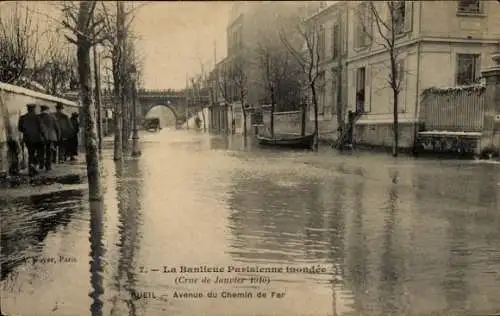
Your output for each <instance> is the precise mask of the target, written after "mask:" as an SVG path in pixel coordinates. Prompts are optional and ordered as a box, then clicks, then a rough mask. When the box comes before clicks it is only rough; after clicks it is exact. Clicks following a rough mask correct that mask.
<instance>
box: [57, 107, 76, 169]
mask: <svg viewBox="0 0 500 316" xmlns="http://www.w3.org/2000/svg"><path fill="white" fill-rule="evenodd" d="M63 108H64V106H63V105H62V104H61V103H58V104H57V105H56V113H54V117H55V118H56V120H57V123H58V124H59V129H60V131H61V134H60V135H59V141H58V142H57V155H58V156H59V162H60V163H61V162H63V161H66V159H67V158H68V156H69V152H68V151H69V141H70V138H71V136H72V134H73V126H72V124H71V121H70V120H69V117H68V116H67V115H66V114H64V113H63V112H62V110H63Z"/></svg>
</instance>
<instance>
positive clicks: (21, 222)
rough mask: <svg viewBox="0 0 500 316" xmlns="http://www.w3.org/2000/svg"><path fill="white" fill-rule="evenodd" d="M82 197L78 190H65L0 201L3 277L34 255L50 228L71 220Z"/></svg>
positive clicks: (66, 223)
mask: <svg viewBox="0 0 500 316" xmlns="http://www.w3.org/2000/svg"><path fill="white" fill-rule="evenodd" d="M82 199H83V192H82V191H81V190H68V191H59V192H55V193H50V194H42V195H32V196H30V197H29V198H27V199H26V198H22V199H19V200H13V201H0V210H1V212H2V213H1V216H0V217H1V218H2V221H1V223H2V224H1V228H2V229H1V235H0V236H1V249H2V256H1V257H0V258H1V259H0V261H1V269H2V276H1V280H2V281H3V280H4V279H5V278H6V277H7V276H8V275H9V274H10V273H11V272H12V271H13V269H14V268H15V267H16V266H18V265H20V264H22V263H23V262H25V260H26V259H27V257H28V256H30V257H33V256H36V255H37V253H38V252H39V249H41V247H40V243H43V241H44V240H45V238H46V237H47V235H48V234H49V233H50V232H51V231H52V232H55V231H56V230H57V229H58V227H66V226H67V225H68V224H69V223H70V222H71V218H72V217H73V216H74V214H75V213H76V212H77V211H79V210H81V209H82ZM33 250H34V251H35V252H36V253H33Z"/></svg>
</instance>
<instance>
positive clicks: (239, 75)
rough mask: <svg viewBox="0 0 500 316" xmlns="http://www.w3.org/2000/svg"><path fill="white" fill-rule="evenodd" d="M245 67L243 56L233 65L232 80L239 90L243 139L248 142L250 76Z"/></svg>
mask: <svg viewBox="0 0 500 316" xmlns="http://www.w3.org/2000/svg"><path fill="white" fill-rule="evenodd" d="M246 66H248V65H245V60H244V58H242V56H238V57H237V58H236V59H235V61H234V65H233V71H232V74H231V79H232V82H233V84H234V86H235V87H236V89H237V90H238V94H239V99H240V102H241V112H242V115H243V137H244V139H245V140H246V137H247V110H248V104H247V94H248V76H247V67H246Z"/></svg>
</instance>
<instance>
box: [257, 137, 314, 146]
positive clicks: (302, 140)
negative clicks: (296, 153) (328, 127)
mask: <svg viewBox="0 0 500 316" xmlns="http://www.w3.org/2000/svg"><path fill="white" fill-rule="evenodd" d="M314 137H315V134H314V133H313V134H310V135H305V136H300V135H275V136H274V137H266V136H262V135H257V136H256V138H257V141H258V142H259V144H260V145H263V146H272V147H284V148H298V149H299V148H300V149H312V148H313V146H314Z"/></svg>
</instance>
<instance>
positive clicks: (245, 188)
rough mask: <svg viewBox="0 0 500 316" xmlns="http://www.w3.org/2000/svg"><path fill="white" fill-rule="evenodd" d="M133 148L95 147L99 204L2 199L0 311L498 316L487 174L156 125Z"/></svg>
mask: <svg viewBox="0 0 500 316" xmlns="http://www.w3.org/2000/svg"><path fill="white" fill-rule="evenodd" d="M108 146H109V144H108ZM142 149H143V155H142V157H140V158H139V159H136V160H126V161H125V162H124V163H123V164H116V163H115V162H113V160H112V159H111V158H112V157H111V153H112V150H110V149H106V150H105V154H106V156H105V158H104V161H103V167H104V176H103V185H104V186H105V188H106V193H105V201H104V202H103V203H92V204H91V205H90V206H89V203H88V202H87V195H86V190H85V189H84V188H85V186H83V187H82V185H81V184H80V185H78V184H75V185H67V186H66V190H65V191H62V192H58V193H57V194H54V193H52V194H50V195H41V196H32V197H30V198H28V199H26V198H25V199H16V200H9V201H1V202H0V210H1V217H2V221H1V228H2V231H1V245H2V259H1V260H2V262H1V263H2V281H1V289H2V296H1V311H2V313H3V314H6V315H153V316H154V315H179V316H184V315H189V316H195V315H214V316H220V315H232V316H233V315H234V316H238V315H248V316H250V315H283V316H285V315H287V316H293V315H431V314H432V315H448V314H451V313H453V314H454V315H455V314H456V315H470V314H484V315H487V314H493V313H495V312H499V311H500V295H498V291H499V290H500V193H499V190H500V172H499V171H500V165H498V164H486V163H480V162H474V161H454V160H441V161H439V160H431V159H417V160H415V159H413V158H408V157H399V158H397V159H394V158H392V157H390V156H388V155H385V154H374V153H351V154H347V153H346V154H339V153H336V152H335V151H333V150H331V149H324V150H322V151H320V152H319V153H312V152H304V151H275V150H270V149H259V148H256V147H255V145H252V144H251V143H247V144H246V146H244V143H243V142H242V140H241V139H239V138H236V137H235V138H224V137H222V136H209V135H206V134H200V133H195V132H184V131H171V130H165V129H164V130H162V131H161V132H160V133H157V134H144V135H142ZM247 267H248V268H247ZM257 268H258V269H263V271H261V272H255V271H253V272H252V269H257ZM305 268H307V269H309V271H306V272H304V270H306V269H305ZM182 269H195V270H196V269H198V270H200V269H201V270H203V269H205V272H193V271H190V272H185V271H184V270H182ZM210 269H212V271H208V270H210ZM229 269H230V271H228V270H229ZM245 269H246V270H247V271H244V270H245ZM280 269H281V270H280ZM301 269H302V270H301ZM214 270H219V271H218V272H216V271H215V272H214ZM217 280H222V281H223V282H225V283H222V284H221V283H216V282H217Z"/></svg>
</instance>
